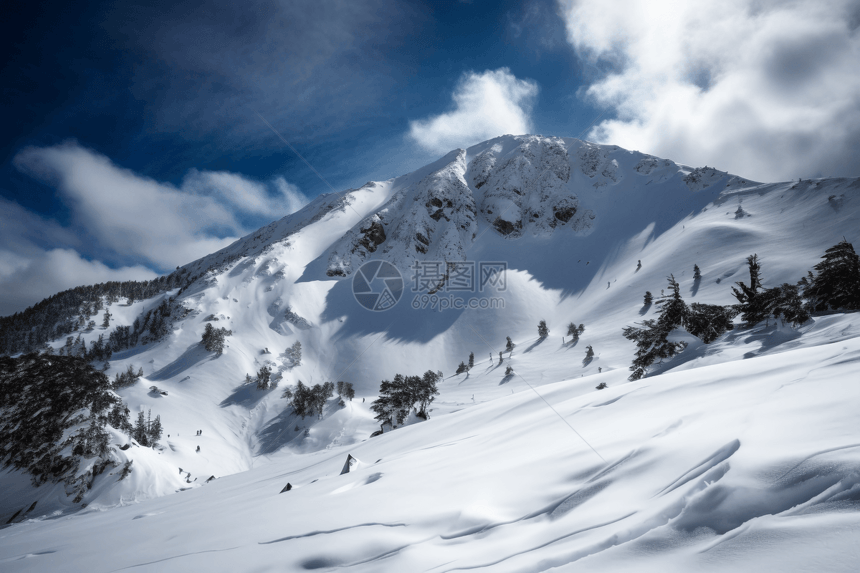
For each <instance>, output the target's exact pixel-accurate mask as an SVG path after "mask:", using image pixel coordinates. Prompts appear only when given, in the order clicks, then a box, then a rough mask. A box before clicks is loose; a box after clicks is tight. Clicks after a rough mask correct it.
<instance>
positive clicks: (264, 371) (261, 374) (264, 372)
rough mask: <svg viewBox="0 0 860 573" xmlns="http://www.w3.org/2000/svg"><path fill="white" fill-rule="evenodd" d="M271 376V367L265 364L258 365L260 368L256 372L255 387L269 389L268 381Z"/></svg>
mask: <svg viewBox="0 0 860 573" xmlns="http://www.w3.org/2000/svg"><path fill="white" fill-rule="evenodd" d="M271 378H272V369H271V368H269V367H268V366H266V365H263V366H261V367H260V370H259V371H258V372H257V389H258V390H268V389H269V381H270V380H271Z"/></svg>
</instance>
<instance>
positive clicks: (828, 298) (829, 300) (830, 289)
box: [804, 239, 860, 312]
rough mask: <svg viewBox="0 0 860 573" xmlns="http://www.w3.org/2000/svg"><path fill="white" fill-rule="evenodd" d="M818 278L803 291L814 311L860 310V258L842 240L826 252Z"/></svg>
mask: <svg viewBox="0 0 860 573" xmlns="http://www.w3.org/2000/svg"><path fill="white" fill-rule="evenodd" d="M821 258H822V259H823V260H822V261H821V262H819V263H818V264H817V265H815V267H814V269H815V270H816V274H815V275H814V276H813V277H812V280H811V281H810V283H811V284H810V285H809V286H808V287H807V288H806V290H805V291H804V296H806V298H807V300H808V301H809V306H810V308H811V309H812V310H813V311H819V312H820V311H825V310H830V309H832V310H836V309H846V310H858V309H860V257H858V256H857V253H856V252H855V251H854V246H853V245H852V244H851V243H849V242H848V241H846V240H845V239H842V240H841V241H840V242H839V243H837V244H836V245H834V246H832V247H830V248H829V249H827V250H826V251H825V252H824V256H822V257H821Z"/></svg>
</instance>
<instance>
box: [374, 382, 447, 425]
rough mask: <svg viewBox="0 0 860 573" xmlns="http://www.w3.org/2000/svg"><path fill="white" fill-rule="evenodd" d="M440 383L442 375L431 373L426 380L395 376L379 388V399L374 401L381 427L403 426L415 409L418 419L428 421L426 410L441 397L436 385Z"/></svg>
mask: <svg viewBox="0 0 860 573" xmlns="http://www.w3.org/2000/svg"><path fill="white" fill-rule="evenodd" d="M441 379H442V373H441V372H433V371H432V370H428V371H427V372H425V373H424V375H423V376H404V375H403V374H395V376H394V378H393V379H392V380H391V381H388V380H383V381H382V383H381V384H380V386H379V398H377V399H376V400H374V401H373V403H372V404H371V405H370V409H371V410H373V412H374V413H375V414H376V416H375V418H376V420H377V421H378V422H379V423H380V424H381V425H382V426H384V425H385V424H388V425H390V426H391V427H396V426H400V425H402V424H403V422H404V421H406V417H407V416H408V415H409V412H410V411H411V410H413V409H415V413H416V414H417V415H418V416H419V417H421V418H424V419H425V420H426V419H427V418H428V417H429V416H428V412H427V408H428V407H429V406H430V404H431V403H432V402H433V400H434V399H435V398H436V396H438V395H439V390H438V388H437V387H436V383H437V382H439V381H440V380H441ZM416 405H417V407H416Z"/></svg>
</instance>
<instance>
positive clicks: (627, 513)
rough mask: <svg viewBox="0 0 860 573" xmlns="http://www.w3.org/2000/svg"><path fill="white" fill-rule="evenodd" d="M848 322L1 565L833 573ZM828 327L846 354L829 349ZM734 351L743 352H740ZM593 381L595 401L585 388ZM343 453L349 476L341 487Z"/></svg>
mask: <svg viewBox="0 0 860 573" xmlns="http://www.w3.org/2000/svg"><path fill="white" fill-rule="evenodd" d="M820 323H824V324H820ZM858 327H860V324H858V319H857V317H856V316H853V317H852V316H843V315H835V316H830V317H827V318H826V319H823V320H820V321H816V322H815V324H814V325H812V326H811V327H809V328H808V330H807V331H806V332H804V333H803V334H802V336H801V337H800V338H799V339H797V340H798V341H801V344H799V345H798V347H796V348H794V349H792V350H785V349H784V348H782V345H780V346H777V347H776V348H773V349H770V351H769V352H767V353H765V355H763V356H755V357H752V358H750V359H747V360H735V361H729V362H724V363H720V364H715V365H710V366H704V367H700V368H697V369H696V370H692V371H691V370H686V369H685V370H681V371H677V372H669V373H666V374H662V375H660V376H656V377H653V378H646V379H643V380H640V381H638V382H634V383H625V380H624V376H625V373H624V372H623V371H620V370H618V371H614V372H609V373H603V374H600V375H595V376H589V377H587V378H576V379H572V380H565V381H561V382H557V383H554V384H547V385H544V386H542V387H541V388H540V389H539V393H540V397H539V396H537V395H536V393H535V392H532V391H522V392H517V393H515V394H513V395H508V396H504V397H501V398H499V399H496V400H492V401H490V402H488V403H485V404H481V405H478V406H475V407H470V408H463V409H461V410H460V411H457V412H454V413H451V414H448V415H445V416H438V417H434V418H431V420H429V421H428V422H426V423H421V424H416V425H411V426H408V427H405V428H402V429H398V430H396V431H394V432H391V433H389V434H385V435H383V436H381V437H378V438H374V439H372V440H367V441H364V442H362V443H361V444H358V445H354V446H350V447H343V446H339V447H336V448H333V449H332V450H321V451H318V452H315V453H311V454H306V455H302V456H285V457H282V458H279V459H278V461H277V462H276V463H272V464H269V465H266V466H264V467H260V468H257V469H254V470H252V471H249V472H243V473H238V474H235V475H232V476H228V477H224V478H221V479H219V480H217V481H215V482H213V483H211V484H209V485H207V486H206V487H203V488H198V489H195V490H192V491H186V492H182V493H180V494H177V495H173V496H167V497H162V498H159V499H155V500H150V501H149V502H146V503H140V504H134V505H131V506H126V507H122V508H116V509H112V510H109V511H97V510H91V509H87V510H85V511H84V512H80V513H78V514H75V515H73V516H68V517H61V518H57V519H51V520H45V521H30V522H26V523H22V524H18V525H16V526H14V527H12V528H7V529H5V530H3V531H0V562H2V563H3V569H4V571H31V570H32V571H45V570H59V569H62V568H63V566H64V564H66V563H74V564H75V569H77V570H91V571H116V570H121V569H125V568H130V567H134V568H136V569H139V570H143V571H187V570H214V571H227V570H237V569H238V570H244V571H269V570H271V571H275V570H277V571H302V570H310V569H321V570H340V569H341V568H343V567H349V568H350V569H351V570H355V571H381V570H384V571H428V570H433V571H457V570H465V569H476V568H477V569H486V570H493V571H543V570H548V569H553V568H555V569H553V570H583V569H584V570H600V571H604V570H610V571H614V570H619V571H625V570H626V571H629V570H636V571H690V570H731V571H755V570H761V569H762V568H764V569H765V570H792V571H794V570H797V571H800V570H816V571H823V570H826V571H854V570H856V564H857V562H858V559H859V558H860V550H859V549H858V546H857V539H858V532H860V513H858V512H857V509H858V505H860V472H858V470H857V468H858V467H860V466H858V462H860V440H858V434H857V427H856V407H857V403H858V399H860V395H858V394H860V389H858V386H857V379H856V373H857V369H858V363H860V337H858V336H857V333H858ZM834 329H835V331H839V332H842V333H843V336H849V338H845V339H843V340H841V341H839V342H831V340H832V334H833V332H834ZM848 332H851V333H853V336H852V335H851V334H848ZM757 334H758V335H761V333H757ZM755 335H756V334H755V333H754V334H751V336H750V337H751V338H754V337H755ZM736 347H737V351H738V352H743V351H748V352H751V353H752V354H759V353H760V349H758V342H757V341H755V340H746V341H744V342H742V343H740V344H737V345H736ZM598 381H607V382H608V383H609V386H610V388H609V389H608V390H606V391H603V392H596V391H588V390H587V388H589V387H591V388H593V386H594V384H595V383H596V382H598ZM544 400H546V402H549V403H550V404H551V405H552V408H553V410H555V412H557V413H558V415H559V416H560V417H562V418H563V420H562V419H560V417H559V416H556V414H555V413H554V412H553V411H551V410H550V409H548V408H547V405H546V403H545V402H544ZM568 424H570V425H571V426H572V427H573V428H575V429H576V431H577V432H578V433H579V434H581V435H582V436H583V437H584V438H586V439H587V440H588V442H589V443H590V444H591V445H592V446H593V447H594V448H595V449H596V450H597V452H599V456H598V454H596V453H595V452H594V451H592V450H591V449H590V448H589V447H587V446H586V445H585V444H584V443H583V441H582V440H581V439H580V437H579V436H578V435H577V434H576V433H574V432H573V431H571V428H570V427H568ZM347 452H349V453H350V454H351V455H353V456H354V457H355V458H357V459H358V460H359V462H360V463H359V464H358V467H357V468H356V469H354V470H353V471H351V472H349V473H347V474H344V475H341V469H342V467H343V465H344V461H345V459H346V456H347ZM288 482H289V483H291V484H292V485H293V489H292V490H291V491H288V492H285V493H279V492H280V491H281V489H282V488H283V487H284V486H285V485H286V483H288ZM114 547H116V548H119V549H117V550H115V551H114V550H109V549H107V548H114Z"/></svg>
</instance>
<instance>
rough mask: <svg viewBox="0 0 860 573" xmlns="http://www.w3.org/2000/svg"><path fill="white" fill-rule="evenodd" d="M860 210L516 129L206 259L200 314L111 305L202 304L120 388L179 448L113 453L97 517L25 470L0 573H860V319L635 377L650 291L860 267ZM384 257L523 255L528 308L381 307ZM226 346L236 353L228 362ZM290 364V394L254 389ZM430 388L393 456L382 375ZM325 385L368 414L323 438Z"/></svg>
mask: <svg viewBox="0 0 860 573" xmlns="http://www.w3.org/2000/svg"><path fill="white" fill-rule="evenodd" d="M858 190H860V180H858V179H821V180H812V181H803V182H787V183H774V184H758V183H754V182H749V181H746V180H744V179H742V178H740V177H736V176H733V175H730V174H727V173H724V172H720V171H717V170H715V169H713V168H704V169H695V170H694V169H692V168H689V167H685V166H680V165H677V164H675V163H673V162H671V161H669V160H663V159H658V158H653V157H650V156H647V155H644V154H642V153H638V152H631V151H627V150H623V149H620V148H617V147H614V146H597V145H593V144H587V143H585V142H581V141H578V140H573V139H558V138H541V137H537V136H532V137H511V136H505V137H502V138H497V139H495V140H492V141H489V142H485V143H483V144H479V145H477V146H475V147H473V148H470V149H469V150H460V151H455V152H452V153H450V154H448V155H447V156H445V157H444V158H442V159H440V160H439V161H438V162H436V163H434V164H432V165H430V166H427V167H425V168H423V169H421V170H418V171H416V172H414V173H411V174H407V175H403V176H401V177H398V178H395V179H392V180H389V181H385V182H378V183H368V184H367V185H365V186H363V187H361V188H360V189H354V190H349V191H347V192H345V193H344V194H343V195H342V196H339V195H334V194H332V195H327V196H323V197H320V198H318V199H317V200H315V201H314V202H312V203H311V204H310V205H308V206H307V207H306V208H305V209H303V210H302V211H299V212H298V213H295V214H293V215H290V216H289V217H286V218H284V219H281V220H280V221H277V222H275V223H273V224H271V225H269V226H268V227H265V228H263V229H260V230H259V231H257V232H255V233H253V234H252V235H249V236H248V237H245V238H244V239H242V240H240V241H237V243H235V244H234V245H231V246H230V247H228V248H227V249H224V250H222V251H219V252H218V253H213V254H212V255H210V256H208V257H205V258H204V259H201V260H199V261H195V262H193V263H190V264H189V265H186V267H183V269H187V270H188V272H189V273H190V274H191V275H194V276H199V277H200V279H199V280H198V281H196V282H195V283H194V284H192V285H190V287H189V288H187V289H185V290H184V291H183V292H181V293H179V292H177V291H173V292H169V293H165V294H163V295H159V296H157V297H155V298H152V299H148V300H144V301H135V302H133V304H128V303H127V301H122V300H121V301H120V302H119V303H116V304H113V305H111V306H110V309H109V310H110V312H111V313H112V317H113V318H112V321H113V322H112V324H111V328H115V327H116V325H131V324H132V323H133V322H134V320H135V318H138V317H140V316H142V315H143V314H144V313H145V312H147V311H148V310H151V309H154V308H156V307H158V305H159V304H161V303H162V301H163V299H165V298H167V297H171V296H172V297H176V299H175V301H174V304H176V305H182V308H183V309H184V311H185V312H183V313H181V318H180V319H177V320H175V321H174V322H172V323H171V326H170V332H169V334H168V335H167V336H165V337H164V338H162V339H160V340H158V341H151V342H148V343H147V344H141V345H139V346H135V347H132V348H129V349H126V350H122V351H120V352H116V353H115V354H114V355H113V357H111V359H110V370H109V371H108V372H107V373H108V374H109V375H110V376H111V377H113V375H114V374H115V373H117V372H123V371H125V369H126V368H127V367H129V366H131V367H133V369H134V370H135V371H137V370H138V369H140V368H142V369H143V371H144V377H143V379H142V380H141V381H139V382H138V383H137V384H136V385H134V386H132V387H129V388H125V389H122V390H120V392H119V394H120V396H121V397H122V399H123V400H124V401H125V402H126V403H127V404H128V405H129V407H130V409H131V411H132V413H133V415H136V413H137V412H140V411H144V412H146V411H149V410H151V411H152V416H153V417H154V416H156V415H158V416H160V418H161V421H162V424H163V426H164V436H163V438H162V440H161V443H160V446H159V447H157V448H155V449H153V448H145V447H141V446H139V445H137V444H135V443H133V441H131V440H129V438H128V437H127V436H126V435H124V434H122V433H120V432H116V433H115V434H114V435H113V438H112V443H113V444H115V445H117V446H119V445H129V447H128V448H127V449H125V450H120V449H119V448H116V450H115V452H114V454H113V455H115V456H116V462H117V464H118V465H117V467H115V468H113V469H112V470H109V471H108V472H105V473H103V474H101V475H99V476H98V477H97V478H96V479H95V480H94V482H93V487H92V489H91V490H89V491H88V492H87V493H86V496H85V497H83V499H82V500H81V501H80V502H79V503H74V502H73V501H72V497H71V496H70V495H68V493H67V492H65V491H64V488H63V486H62V484H57V485H44V486H42V487H40V488H33V487H32V485H31V484H30V480H29V476H27V475H25V474H22V473H20V472H13V471H10V470H3V471H2V472H0V517H2V524H5V523H6V520H8V519H10V517H12V519H11V521H12V524H11V525H9V526H8V527H5V528H4V529H0V571H3V572H4V573H5V572H7V571H9V572H12V571H24V570H32V571H94V572H98V571H117V570H123V569H128V568H135V569H136V570H151V571H174V570H175V571H183V572H186V571H303V570H312V569H320V570H339V569H342V568H346V567H348V568H350V569H351V570H355V571H393V572H401V571H409V572H411V571H440V572H442V571H456V570H461V569H476V568H477V569H480V568H484V569H487V570H492V571H544V570H550V569H553V568H557V569H559V570H588V571H590V570H594V571H613V570H619V571H698V570H705V571H707V570H720V571H756V572H759V571H856V570H858V565H857V564H858V563H860V547H858V543H860V512H858V509H860V425H858V417H857V413H858V411H860V313H853V314H850V313H849V314H840V313H836V314H829V315H821V314H818V315H815V316H814V317H813V318H812V319H811V320H810V321H808V322H806V323H805V324H803V325H802V326H800V327H798V328H792V327H790V326H785V325H775V324H774V322H773V321H772V320H771V321H770V323H769V324H766V323H761V324H759V325H757V326H756V327H754V328H752V329H748V328H744V327H743V326H742V325H741V321H740V319H736V320H735V325H736V327H735V329H734V330H732V331H729V332H727V333H726V334H724V335H723V336H721V337H720V338H718V339H717V340H716V341H715V342H713V343H711V344H708V345H705V344H703V343H702V342H701V341H699V340H698V339H695V338H693V337H689V340H688V341H689V343H690V344H689V346H688V347H687V349H686V350H684V351H683V352H682V353H681V354H679V355H678V356H677V357H675V358H673V359H672V360H669V361H667V362H665V363H664V364H661V365H659V366H657V367H655V368H654V369H653V370H652V371H650V372H649V373H648V376H647V377H646V378H644V379H641V380H639V381H636V382H629V381H628V375H629V374H630V371H629V370H628V366H629V365H630V362H631V360H632V359H633V356H634V352H635V347H634V345H633V343H631V342H629V341H628V340H626V339H624V338H623V337H622V335H621V330H622V328H623V327H625V326H629V325H634V324H635V323H637V322H639V321H641V320H643V319H648V318H654V317H655V316H656V314H657V312H658V309H657V306H656V305H647V306H646V305H643V294H644V293H645V291H646V290H648V291H650V292H652V293H653V294H654V297H655V299H656V298H658V297H659V294H660V291H661V289H664V288H665V287H666V276H667V275H669V274H670V273H673V274H674V276H675V278H676V279H677V280H678V282H679V283H680V285H681V294H682V296H683V298H684V300H685V301H686V302H687V303H688V304H689V303H694V302H700V303H709V304H721V305H725V304H731V303H734V302H736V301H735V299H734V298H733V297H732V295H731V290H730V287H731V285H733V284H734V282H735V281H738V280H744V281H746V280H748V277H747V274H746V271H747V268H746V260H745V259H746V257H747V256H748V255H751V254H753V253H756V254H757V255H758V256H759V258H760V259H761V261H762V265H763V277H764V284H765V286H766V287H774V286H777V285H779V284H781V283H783V282H790V283H792V284H793V283H795V282H796V281H797V280H798V279H800V278H801V277H803V276H804V275H805V274H806V272H807V271H808V270H809V269H811V268H812V266H813V265H814V264H816V263H817V262H818V261H819V260H820V257H821V256H822V254H823V253H824V250H825V249H826V248H828V247H830V246H832V245H834V244H836V243H837V242H838V241H839V240H841V239H842V237H843V236H844V237H845V238H846V239H847V240H848V241H850V242H852V243H853V244H854V245H855V247H858V248H860V234H858V233H860V229H858V225H857V222H858V220H860V197H858ZM383 236H384V237H385V239H384V240H383V239H382V237H383ZM369 259H384V260H388V261H390V262H392V263H393V264H395V265H396V266H397V267H398V268H399V269H400V270H401V272H402V273H403V274H404V278H405V279H406V282H407V284H408V283H409V276H408V269H409V268H410V265H412V264H413V263H414V262H415V261H416V260H444V261H450V260H455V261H504V262H506V264H507V275H506V289H505V290H504V291H500V292H496V293H490V294H487V293H483V294H478V295H476V296H478V297H488V296H496V297H498V298H501V299H503V301H504V305H503V308H496V309H494V310H481V309H468V310H450V309H449V310H444V311H441V312H440V311H439V310H433V309H429V308H428V309H423V310H416V309H414V308H413V305H412V302H413V296H414V293H412V292H406V293H404V296H403V298H402V300H400V302H399V303H398V304H397V306H395V307H394V308H393V309H391V310H388V311H386V312H370V311H367V310H365V309H364V308H362V307H360V306H359V305H358V303H357V302H356V300H355V299H354V298H353V295H352V291H351V284H352V276H353V273H354V272H355V271H356V270H357V269H358V268H359V267H360V265H361V263H362V262H363V261H365V260H369ZM640 262H641V266H640V264H639V263H640ZM694 265H698V267H700V269H701V273H702V278H701V280H694V279H693V266H694ZM408 288H409V287H408V286H407V289H408ZM542 319H543V320H546V321H547V323H548V326H549V329H550V335H549V337H547V338H545V339H538V338H537V324H538V321H539V320H542ZM94 320H96V322H97V323H98V324H101V316H96V317H94ZM569 322H575V323H576V324H580V323H582V324H584V325H585V332H584V333H583V334H582V336H581V337H580V339H579V341H578V342H577V343H571V341H570V338H565V339H564V341H563V340H562V335H563V334H565V332H566V331H567V325H568V323H569ZM207 324H212V325H214V326H215V327H224V328H229V329H230V330H232V332H233V334H232V336H229V337H228V338H227V340H226V341H227V348H226V349H225V351H224V354H223V355H221V356H217V355H215V354H213V353H210V352H207V351H206V350H205V349H204V348H203V347H202V346H201V345H200V340H201V335H202V333H203V331H204V327H205V326H206V325H207ZM109 331H110V329H102V328H101V327H97V328H95V329H94V330H92V331H90V332H86V333H84V334H83V335H82V338H83V339H84V340H86V341H87V343H88V344H89V345H90V347H91V345H92V343H93V342H94V341H95V339H96V338H97V337H98V336H99V334H103V335H105V336H107V335H108V333H109ZM507 336H510V337H511V338H512V340H513V342H514V343H515V344H516V347H515V348H514V350H513V352H512V353H511V354H509V353H508V352H505V353H504V363H502V364H501V365H500V364H499V361H498V353H499V351H501V350H503V349H504V345H505V338H506V337H507ZM297 341H299V342H301V345H302V348H303V351H304V356H303V359H302V363H301V364H292V363H291V362H290V360H289V359H288V356H287V354H286V353H285V350H286V349H287V348H288V347H290V346H291V345H293V344H294V343H295V342H297ZM63 343H64V341H63V340H57V341H55V342H54V343H53V346H54V347H55V348H57V349H59V347H61V346H62V345H63ZM587 346H592V347H593V349H594V352H595V356H594V357H593V358H592V359H590V360H587V359H585V358H586V351H585V349H586V347H587ZM470 352H474V354H475V358H476V360H475V366H474V368H472V370H471V371H469V372H468V373H464V374H459V375H455V374H453V373H454V372H455V370H456V368H457V365H458V364H459V363H460V362H461V361H466V360H468V356H469V353H470ZM490 355H492V357H493V360H492V362H490V361H489V360H488V359H489V357H490ZM264 365H265V366H268V367H270V368H272V370H273V373H274V374H273V377H274V379H275V380H277V382H278V387H277V388H275V389H268V390H258V389H257V388H256V387H255V385H254V384H245V383H244V381H245V375H246V374H251V375H253V374H254V373H256V372H257V371H258V370H259V369H260V368H261V367H262V366H264ZM508 366H511V367H513V369H514V374H511V375H506V374H505V370H506V368H507V367H508ZM426 370H433V371H437V370H441V371H443V372H444V375H445V378H444V380H443V381H442V382H441V383H440V384H439V390H440V395H439V396H438V397H437V399H436V401H435V402H434V403H433V404H432V406H431V408H432V409H431V412H430V419H429V420H428V421H422V420H419V419H417V418H415V417H414V416H413V417H412V418H411V419H410V420H409V421H408V424H407V425H406V426H405V427H401V428H397V429H395V430H393V431H388V429H386V433H385V434H383V435H381V436H377V437H373V438H371V437H370V435H371V434H372V433H373V432H374V431H375V430H378V429H379V426H378V424H377V423H376V422H375V420H374V419H373V413H372V412H371V410H370V405H371V402H372V401H373V400H374V399H375V398H376V397H377V394H378V392H379V383H380V381H381V380H383V379H389V380H390V379H391V378H392V377H393V376H394V375H395V374H397V373H400V374H406V375H414V374H418V375H420V374H421V373H423V372H424V371H426ZM299 380H301V381H303V383H305V384H316V383H322V382H325V381H341V380H342V381H346V382H350V383H352V384H353V385H354V387H355V390H356V397H355V399H354V400H353V401H351V402H347V403H346V405H345V407H343V408H340V407H339V406H338V405H337V399H336V398H335V399H332V400H330V401H329V403H328V404H327V405H326V408H325V411H324V414H323V416H322V417H321V419H316V418H315V417H313V416H312V417H308V418H305V419H301V418H299V417H297V416H295V415H294V414H292V413H291V411H290V408H289V406H288V403H287V400H286V399H284V398H282V396H281V394H282V392H283V390H284V389H285V388H291V387H294V386H295V385H296V383H297V382H298V381H299ZM600 383H606V384H607V385H608V388H606V389H603V390H597V389H596V386H597V385H598V384H600ZM151 386H157V387H158V389H159V392H152V391H150V390H149V388H150V387H151ZM161 392H165V393H166V394H162V393H161ZM200 430H202V434H201V435H198V431H200ZM130 442H132V443H130ZM198 448H199V450H198ZM348 455H351V456H353V457H354V458H356V459H357V460H358V462H357V463H356V464H353V465H352V467H351V471H350V472H348V473H346V474H341V472H342V470H343V469H344V466H345V464H346V462H347V456H348ZM129 461H133V464H132V466H131V467H132V472H131V474H130V475H129V476H128V477H126V478H125V479H124V480H119V470H120V469H121V467H122V464H124V463H127V462H129ZM84 469H86V468H82V471H83V470H84ZM210 477H211V478H215V479H211V480H210ZM287 483H289V484H291V485H292V489H291V490H289V491H285V492H283V493H281V491H282V489H284V487H285V486H286V485H287ZM31 504H33V505H31ZM28 508H29V509H28ZM14 515H17V517H13V516H14ZM2 524H0V525H2Z"/></svg>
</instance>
